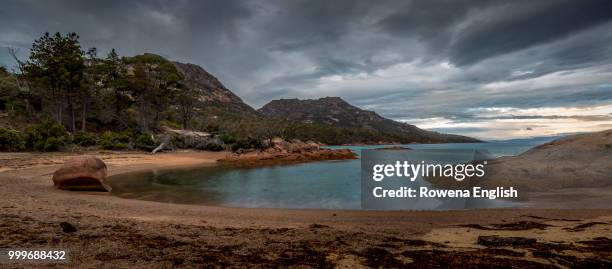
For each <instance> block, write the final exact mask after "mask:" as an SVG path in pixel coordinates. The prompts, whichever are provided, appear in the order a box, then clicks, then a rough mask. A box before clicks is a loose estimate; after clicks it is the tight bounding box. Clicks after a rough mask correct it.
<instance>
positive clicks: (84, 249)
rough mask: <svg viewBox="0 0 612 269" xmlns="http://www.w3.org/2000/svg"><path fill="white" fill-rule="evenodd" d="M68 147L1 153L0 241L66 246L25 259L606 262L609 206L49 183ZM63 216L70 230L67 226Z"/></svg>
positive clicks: (84, 264) (125, 161) (204, 161)
mask: <svg viewBox="0 0 612 269" xmlns="http://www.w3.org/2000/svg"><path fill="white" fill-rule="evenodd" d="M225 154H227V153H223V152H222V153H210V152H179V153H162V154H157V155H149V154H140V153H112V152H108V153H96V154H95V155H96V156H99V157H101V158H102V159H103V160H104V161H105V162H106V163H107V165H108V166H109V173H110V174H111V175H112V174H117V173H123V172H130V171H137V170H143V169H151V168H160V167H171V166H185V165H215V163H216V160H217V159H219V158H223V157H224V156H225ZM70 156H71V154H66V153H61V154H60V153H58V154H31V153H15V154H13V153H1V154H0V171H2V172H0V197H2V198H0V234H1V235H2V236H0V246H1V247H4V248H18V247H19V248H24V247H28V248H34V247H54V248H58V247H59V248H67V249H69V250H70V251H71V261H70V262H69V263H59V264H28V265H27V267H37V266H40V267H47V266H51V267H60V268H62V267H70V268H125V267H137V268H172V267H186V268H194V267H196V268H197V267H205V265H217V266H219V265H220V266H230V267H254V266H261V267H279V266H280V267H285V266H290V267H294V266H295V267H340V268H343V267H346V268H356V267H386V268H389V267H391V268H393V267H405V268H411V267H414V268H440V267H441V268H445V267H471V268H474V267H479V266H480V267H483V266H485V267H487V266H490V267H516V268H546V267H567V268H571V267H589V268H596V267H597V266H599V267H608V268H610V266H612V239H611V237H612V236H611V235H612V210H603V209H602V210H595V209H588V210H587V209H576V210H560V209H555V210H542V209H488V210H465V211H444V212H442V211H438V212H432V211H395V212H375V211H344V210H288V209H245V208H226V207H212V206H198V205H179V204H168V203H158V202H150V201H140V200H130V199H122V198H118V197H114V196H110V195H108V194H100V193H83V192H68V191H62V190H57V189H55V188H53V186H52V183H51V174H52V173H53V171H54V170H55V169H57V168H58V167H59V166H60V164H61V163H62V161H63V160H65V159H66V158H69V157H70ZM61 222H69V223H70V224H72V225H74V226H75V227H76V229H77V231H76V232H73V233H66V232H63V231H62V228H61V227H60V225H59V224H60V223H61ZM487 235H489V236H498V237H501V238H502V239H498V238H496V237H489V238H481V241H480V244H479V240H478V238H479V236H487ZM512 237H520V238H523V239H520V238H518V239H517V238H514V239H513V238H512ZM504 238H505V239H504ZM524 238H529V239H535V240H536V241H535V242H533V241H531V240H526V239H524ZM496 239H498V240H496ZM491 242H493V243H491ZM492 244H493V245H492ZM3 266H8V267H9V268H10V267H25V266H24V264H21V265H8V264H0V267H3Z"/></svg>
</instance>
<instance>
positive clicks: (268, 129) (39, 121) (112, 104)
mask: <svg viewBox="0 0 612 269" xmlns="http://www.w3.org/2000/svg"><path fill="white" fill-rule="evenodd" d="M11 52H12V53H11V54H12V55H13V56H14V59H15V62H16V63H17V65H16V66H17V68H16V70H7V69H6V68H5V67H2V68H0V150H3V151H18V150H37V151H54V150H62V149H66V148H67V147H71V146H77V147H102V148H105V149H144V150H150V149H151V148H152V147H154V146H155V145H156V144H157V143H159V141H156V140H158V138H157V136H156V134H160V133H164V132H167V130H168V129H189V130H195V131H201V132H206V133H209V134H210V138H211V140H210V141H211V143H212V144H214V145H212V144H211V145H210V146H203V147H204V149H217V150H218V149H223V148H226V149H240V148H253V147H262V146H264V145H263V144H262V141H264V140H266V139H270V138H272V137H275V136H280V137H283V138H285V139H302V140H315V141H318V142H323V143H328V144H344V143H381V142H404V143H407V142H453V141H459V140H461V141H465V139H464V138H463V137H454V138H457V139H458V140H457V139H454V138H453V137H451V139H449V140H441V139H437V138H435V137H430V138H428V137H426V136H428V135H430V133H427V132H425V133H415V132H414V130H412V131H411V130H408V129H406V132H404V133H403V132H402V130H394V131H393V132H391V133H388V132H387V131H386V130H384V129H376V128H369V126H359V124H357V125H351V126H345V125H334V124H329V123H327V122H319V121H317V122H304V121H295V120H294V119H292V118H284V117H276V116H274V115H269V114H270V113H264V114H262V113H260V112H258V111H256V110H254V109H253V108H251V107H250V106H249V105H247V104H245V103H244V102H243V101H242V100H241V99H240V97H238V96H237V95H235V94H234V93H233V92H232V91H230V90H229V89H227V88H226V87H225V86H224V85H223V84H222V83H221V82H220V81H219V80H218V79H217V78H216V77H214V76H213V75H211V74H210V73H208V72H207V71H206V70H204V69H203V68H202V67H200V66H197V65H193V64H187V63H178V62H172V61H169V60H168V59H165V58H163V57H161V56H159V55H155V54H148V53H145V54H143V55H137V56H133V57H121V56H119V55H118V54H117V52H116V51H115V50H114V49H113V50H111V51H110V52H108V53H107V54H105V55H100V54H99V53H98V51H97V50H96V49H95V48H89V49H84V48H82V47H81V45H80V43H79V36H78V35H77V34H75V33H69V34H66V35H63V34H60V33H55V34H49V33H45V34H44V35H43V36H42V37H40V38H39V39H37V40H35V41H34V43H33V44H32V48H31V50H30V54H29V57H28V58H27V59H19V58H18V57H16V55H17V53H15V51H11ZM288 109H291V108H288ZM385 120H386V121H390V120H387V119H385ZM414 128H416V127H414ZM416 129H418V128H416ZM418 130H420V129H418ZM421 131H422V130H421ZM459 138H461V139H459Z"/></svg>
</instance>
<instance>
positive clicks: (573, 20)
mask: <svg viewBox="0 0 612 269" xmlns="http://www.w3.org/2000/svg"><path fill="white" fill-rule="evenodd" d="M531 2H532V3H530V4H526V3H525V2H522V3H521V2H512V4H508V5H504V6H501V7H499V8H498V9H499V10H498V11H497V12H493V13H491V14H490V15H489V16H488V17H486V18H482V19H478V20H476V21H474V22H473V23H472V24H471V25H469V26H467V28H465V29H463V30H461V31H460V33H458V35H457V40H456V41H455V42H454V43H453V44H452V45H451V47H450V52H449V56H450V58H451V59H452V61H453V62H454V63H456V64H457V65H466V64H472V63H475V62H477V61H480V60H482V59H485V58H488V57H492V56H496V55H499V54H504V53H508V52H512V51H517V50H520V49H524V48H527V47H529V46H533V45H537V44H542V43H546V42H550V41H553V40H556V39H559V38H562V37H566V36H569V35H571V34H573V33H575V32H577V31H580V30H584V29H586V28H589V27H592V26H595V25H598V24H601V23H603V22H606V21H610V20H611V19H612V2H610V1H606V0H588V1H571V0H567V1H558V0H550V1H531ZM517 3H520V4H517ZM526 7H527V8H526ZM529 7H531V8H529Z"/></svg>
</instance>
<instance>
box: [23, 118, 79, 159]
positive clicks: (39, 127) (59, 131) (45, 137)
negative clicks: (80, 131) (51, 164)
mask: <svg viewBox="0 0 612 269" xmlns="http://www.w3.org/2000/svg"><path fill="white" fill-rule="evenodd" d="M68 137H69V136H68V132H67V131H66V128H64V126H63V125H61V124H59V123H57V122H55V121H52V120H47V121H44V122H42V123H40V124H36V125H32V126H29V127H28V128H27V129H26V146H27V147H28V148H30V149H33V150H36V151H57V150H59V149H60V148H62V147H63V146H65V145H66V142H67V141H68Z"/></svg>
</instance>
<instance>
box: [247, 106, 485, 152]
mask: <svg viewBox="0 0 612 269" xmlns="http://www.w3.org/2000/svg"><path fill="white" fill-rule="evenodd" d="M257 111H258V112H260V113H261V114H263V115H265V116H268V117H272V118H280V119H284V120H291V121H297V122H301V123H305V124H312V123H319V124H326V125H331V126H337V127H342V128H363V129H367V130H371V131H376V132H380V133H383V134H389V136H387V137H386V138H387V139H389V138H394V139H396V141H383V142H398V143H413V142H416V143H445V142H480V141H479V140H477V139H474V138H470V137H466V136H460V135H452V134H441V133H437V132H433V131H427V130H423V129H420V128H418V127H416V126H414V125H411V124H408V123H403V122H397V121H394V120H391V119H388V118H385V117H382V116H380V115H379V114H378V113H376V112H375V111H369V110H363V109H361V108H358V107H356V106H353V105H351V104H350V103H348V102H347V101H345V100H344V99H342V98H341V97H329V96H328V97H322V98H319V99H297V98H292V99H277V100H272V101H270V102H269V103H267V104H266V105H264V106H262V107H261V108H260V109H258V110H257Z"/></svg>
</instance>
